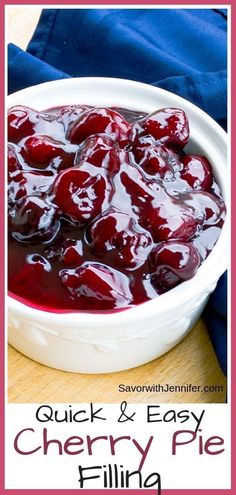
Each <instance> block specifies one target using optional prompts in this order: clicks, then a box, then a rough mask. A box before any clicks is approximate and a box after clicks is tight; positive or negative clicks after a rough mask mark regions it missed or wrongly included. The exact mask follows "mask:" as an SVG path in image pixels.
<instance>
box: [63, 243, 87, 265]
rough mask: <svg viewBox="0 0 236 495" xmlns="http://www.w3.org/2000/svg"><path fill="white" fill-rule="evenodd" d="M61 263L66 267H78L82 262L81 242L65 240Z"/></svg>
mask: <svg viewBox="0 0 236 495" xmlns="http://www.w3.org/2000/svg"><path fill="white" fill-rule="evenodd" d="M61 261H62V262H63V263H64V265H66V266H79V265H81V264H82V262H83V243H82V241H81V240H73V239H67V240H66V241H65V242H64V244H63V246H62V251H61Z"/></svg>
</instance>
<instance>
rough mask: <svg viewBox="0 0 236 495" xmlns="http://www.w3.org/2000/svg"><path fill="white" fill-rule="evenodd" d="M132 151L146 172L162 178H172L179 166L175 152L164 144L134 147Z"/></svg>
mask: <svg viewBox="0 0 236 495" xmlns="http://www.w3.org/2000/svg"><path fill="white" fill-rule="evenodd" d="M133 153H134V156H135V158H136V161H137V163H139V165H140V167H142V168H143V169H144V170H145V172H146V173H148V174H150V175H156V176H157V177H158V178H161V179H164V180H171V179H173V178H174V173H175V172H177V171H178V170H180V168H181V163H180V159H179V156H178V155H177V153H175V152H174V151H173V150H171V149H169V148H166V146H160V145H159V146H150V147H143V148H135V149H134V152H133Z"/></svg>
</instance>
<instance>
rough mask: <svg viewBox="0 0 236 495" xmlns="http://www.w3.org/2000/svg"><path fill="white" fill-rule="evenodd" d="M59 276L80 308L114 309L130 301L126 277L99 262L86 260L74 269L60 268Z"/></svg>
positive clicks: (130, 296) (130, 295)
mask: <svg viewBox="0 0 236 495" xmlns="http://www.w3.org/2000/svg"><path fill="white" fill-rule="evenodd" d="M60 277H61V281H62V284H63V285H64V286H65V287H66V288H67V289H68V290H69V291H70V293H71V294H72V296H73V297H76V298H79V300H80V304H81V306H82V308H83V305H84V306H86V309H87V308H91V309H96V310H98V309H114V308H120V307H124V306H127V305H128V304H130V303H131V302H132V294H131V292H130V287H129V279H128V277H126V275H124V274H123V273H121V272H119V271H118V270H115V269H114V268H111V267H109V266H106V265H103V264H101V263H95V262H94V263H90V262H86V263H83V265H82V266H80V267H79V268H76V269H70V270H69V269H67V270H61V271H60Z"/></svg>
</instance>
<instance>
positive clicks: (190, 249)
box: [149, 241, 201, 293]
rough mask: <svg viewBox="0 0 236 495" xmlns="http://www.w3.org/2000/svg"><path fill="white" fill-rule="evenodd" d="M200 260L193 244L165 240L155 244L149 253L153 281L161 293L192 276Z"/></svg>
mask: <svg viewBox="0 0 236 495" xmlns="http://www.w3.org/2000/svg"><path fill="white" fill-rule="evenodd" d="M200 261H201V260H200V256H199V253H198V251H197V249H196V248H195V247H194V246H193V244H191V243H183V242H176V241H172V242H163V243H162V244H160V245H159V246H155V247H154V248H153V249H152V251H151V253H150V255H149V264H150V273H151V282H152V284H153V285H154V287H155V288H156V289H157V290H158V291H159V293H162V292H165V291H167V290H169V289H172V288H173V287H175V286H176V285H178V284H179V283H180V282H182V281H184V280H189V279H190V278H192V277H193V276H194V275H195V273H196V271H197V269H198V267H199V265H200Z"/></svg>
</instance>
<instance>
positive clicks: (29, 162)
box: [8, 105, 225, 311]
mask: <svg viewBox="0 0 236 495" xmlns="http://www.w3.org/2000/svg"><path fill="white" fill-rule="evenodd" d="M8 140H9V142H8V227H9V250H8V253H9V265H8V274H9V291H10V292H11V294H13V295H14V296H17V297H18V298H19V299H20V300H23V301H24V302H26V303H27V304H30V305H33V306H34V307H37V308H39V309H43V310H47V311H80V310H86V311H104V310H106V311H107V310H117V309H121V308H123V309H125V308H128V307H131V306H134V305H137V304H140V303H142V302H144V301H147V300H149V299H152V298H154V297H157V296H159V295H161V294H163V293H164V292H166V291H168V290H170V289H172V288H174V287H175V286H177V285H178V284H180V283H181V282H183V281H186V280H188V279H190V278H192V277H193V276H194V275H195V273H196V272H197V270H198V268H199V266H200V265H201V263H202V262H203V261H204V259H205V258H206V257H207V256H208V254H209V253H210V252H211V250H212V249H213V247H214V245H215V243H216V242H217V239H218V237H219V235H220V232H221V228H222V226H223V223H224V218H225V204H224V201H223V199H222V196H221V192H220V189H219V187H218V185H217V183H216V181H215V179H214V177H213V175H212V168H211V164H210V163H209V161H208V159H207V158H206V157H205V156H200V155H188V154H186V152H185V151H184V148H185V146H186V144H187V143H188V140H189V123H188V119H187V116H186V114H185V113H184V112H183V110H181V109H178V108H164V109H160V110H157V111H155V112H154V113H153V114H150V115H146V114H141V113H138V112H134V111H131V110H127V109H115V108H94V107H90V106H87V105H70V106H65V107H58V108H53V109H49V110H45V111H43V112H38V111H36V110H33V109H31V108H27V107H24V106H20V105H19V106H15V107H12V108H11V109H10V110H9V112H8Z"/></svg>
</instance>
